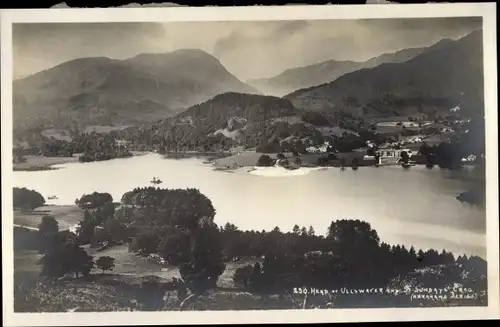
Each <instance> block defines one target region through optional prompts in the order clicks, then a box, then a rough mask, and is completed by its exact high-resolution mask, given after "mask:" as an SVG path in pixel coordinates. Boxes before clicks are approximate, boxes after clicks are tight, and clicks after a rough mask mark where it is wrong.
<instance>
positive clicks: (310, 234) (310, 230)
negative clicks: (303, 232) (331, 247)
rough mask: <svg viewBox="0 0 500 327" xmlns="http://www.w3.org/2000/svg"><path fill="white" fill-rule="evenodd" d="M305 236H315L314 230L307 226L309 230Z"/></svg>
mask: <svg viewBox="0 0 500 327" xmlns="http://www.w3.org/2000/svg"><path fill="white" fill-rule="evenodd" d="M307 235H309V236H314V235H315V232H314V228H313V227H312V226H309V229H308V231H307Z"/></svg>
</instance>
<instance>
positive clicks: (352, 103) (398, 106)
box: [285, 32, 483, 115]
mask: <svg viewBox="0 0 500 327" xmlns="http://www.w3.org/2000/svg"><path fill="white" fill-rule="evenodd" d="M481 45H482V43H481V38H480V37H479V33H478V32H475V33H471V34H469V35H467V36H466V37H464V38H461V39H458V40H449V39H445V40H441V41H439V42H437V43H436V44H434V45H432V46H430V47H428V48H426V49H425V51H423V52H421V53H420V54H418V55H416V56H415V57H413V58H411V59H409V60H402V61H400V62H395V63H394V62H393V63H383V64H380V65H377V66H375V67H372V68H365V69H361V70H357V71H354V72H350V73H348V74H344V75H343V76H341V77H339V78H338V79H336V80H334V81H332V82H329V83H324V84H321V85H318V86H313V87H309V88H305V89H301V90H297V91H294V92H292V93H290V94H288V95H286V96H285V98H287V99H289V100H291V101H292V103H293V104H294V105H295V106H296V107H297V108H302V109H309V110H318V111H323V110H333V111H339V110H340V111H350V112H351V113H356V114H361V115H381V114H382V115H394V114H395V112H397V113H399V114H402V115H405V114H413V113H415V112H434V111H435V110H437V111H439V110H445V109H446V110H447V109H448V108H449V107H450V106H454V105H456V104H457V103H459V102H460V101H461V99H462V96H463V98H464V103H467V105H466V107H467V108H468V109H467V110H466V111H470V110H481V108H482V107H483V100H482V98H483V77H482V76H483V67H482V46H481Z"/></svg>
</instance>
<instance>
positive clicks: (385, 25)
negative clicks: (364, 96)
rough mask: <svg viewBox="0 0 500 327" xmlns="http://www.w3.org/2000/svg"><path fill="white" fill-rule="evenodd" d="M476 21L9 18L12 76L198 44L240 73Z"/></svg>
mask: <svg viewBox="0 0 500 327" xmlns="http://www.w3.org/2000/svg"><path fill="white" fill-rule="evenodd" d="M480 28H481V18H468V17H454V18H409V19H364V20H314V21H268V22H180V23H177V22H176V23H37V24H35V23H31V24H28V23H23V24H15V25H14V26H13V58H14V78H20V77H25V76H27V75H30V74H33V73H36V72H38V71H41V70H44V69H47V68H51V67H54V66H56V65H58V64H61V63H63V62H66V61H69V60H72V59H76V58H83V57H103V56H104V57H109V58H114V59H126V58H130V57H134V56H136V55H138V54H140V53H162V52H170V51H173V50H177V49H188V48H191V49H201V50H204V51H206V52H208V53H210V54H212V55H214V56H215V57H217V58H218V59H219V60H220V61H221V63H222V64H223V65H224V66H225V67H226V68H227V69H228V71H229V72H231V73H232V74H234V75H235V76H236V77H238V78H239V79H240V80H242V81H246V80H248V79H254V78H266V77H271V76H274V75H276V74H279V73H281V72H282V71H284V70H286V69H289V68H294V67H300V66H306V65H311V64H315V63H319V62H322V61H326V60H331V59H334V60H353V61H364V60H367V59H370V58H372V57H374V56H378V55H380V54H382V53H388V52H395V51H398V50H401V49H404V48H413V47H422V46H430V45H432V44H434V43H436V42H438V41H439V40H441V39H443V38H453V39H456V38H460V37H462V36H465V35H467V34H468V33H470V32H471V31H473V30H477V29H480Z"/></svg>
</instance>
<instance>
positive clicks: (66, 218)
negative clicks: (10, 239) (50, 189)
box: [14, 205, 83, 230]
mask: <svg viewBox="0 0 500 327" xmlns="http://www.w3.org/2000/svg"><path fill="white" fill-rule="evenodd" d="M46 215H51V216H54V217H55V218H56V220H57V221H58V222H59V229H60V230H64V229H68V228H69V227H71V226H73V225H75V224H76V223H78V222H79V221H80V220H82V219H83V210H82V209H80V208H78V207H77V206H76V205H67V206H43V207H40V208H37V209H35V210H34V211H31V212H21V211H19V210H14V224H17V225H21V226H27V227H38V224H40V221H41V220H42V217H43V216H46Z"/></svg>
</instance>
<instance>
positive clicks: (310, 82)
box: [246, 47, 426, 96]
mask: <svg viewBox="0 0 500 327" xmlns="http://www.w3.org/2000/svg"><path fill="white" fill-rule="evenodd" d="M425 49H426V48H425V47H420V48H407V49H402V50H398V51H396V52H392V53H383V54H381V55H379V56H376V57H372V58H370V59H368V60H366V61H351V60H345V61H339V60H333V59H332V60H326V61H322V62H319V63H316V64H311V65H306V66H302V67H296V68H289V69H287V70H285V71H283V72H281V73H280V74H278V75H275V76H273V77H270V78H261V79H251V80H247V81H246V83H248V84H250V85H252V86H254V87H255V88H257V89H258V90H260V91H261V92H263V93H264V94H269V95H274V96H285V95H287V94H289V93H291V92H293V91H296V90H299V89H303V88H307V87H313V86H317V85H321V84H323V83H327V82H330V81H333V80H335V79H337V78H339V77H340V76H342V75H344V74H347V73H350V72H353V71H357V70H360V69H364V68H371V67H375V66H377V65H380V64H381V63H385V62H404V61H406V60H409V59H411V58H413V57H414V56H416V55H418V54H420V53H422V52H423V51H425ZM266 91H267V92H266Z"/></svg>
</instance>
